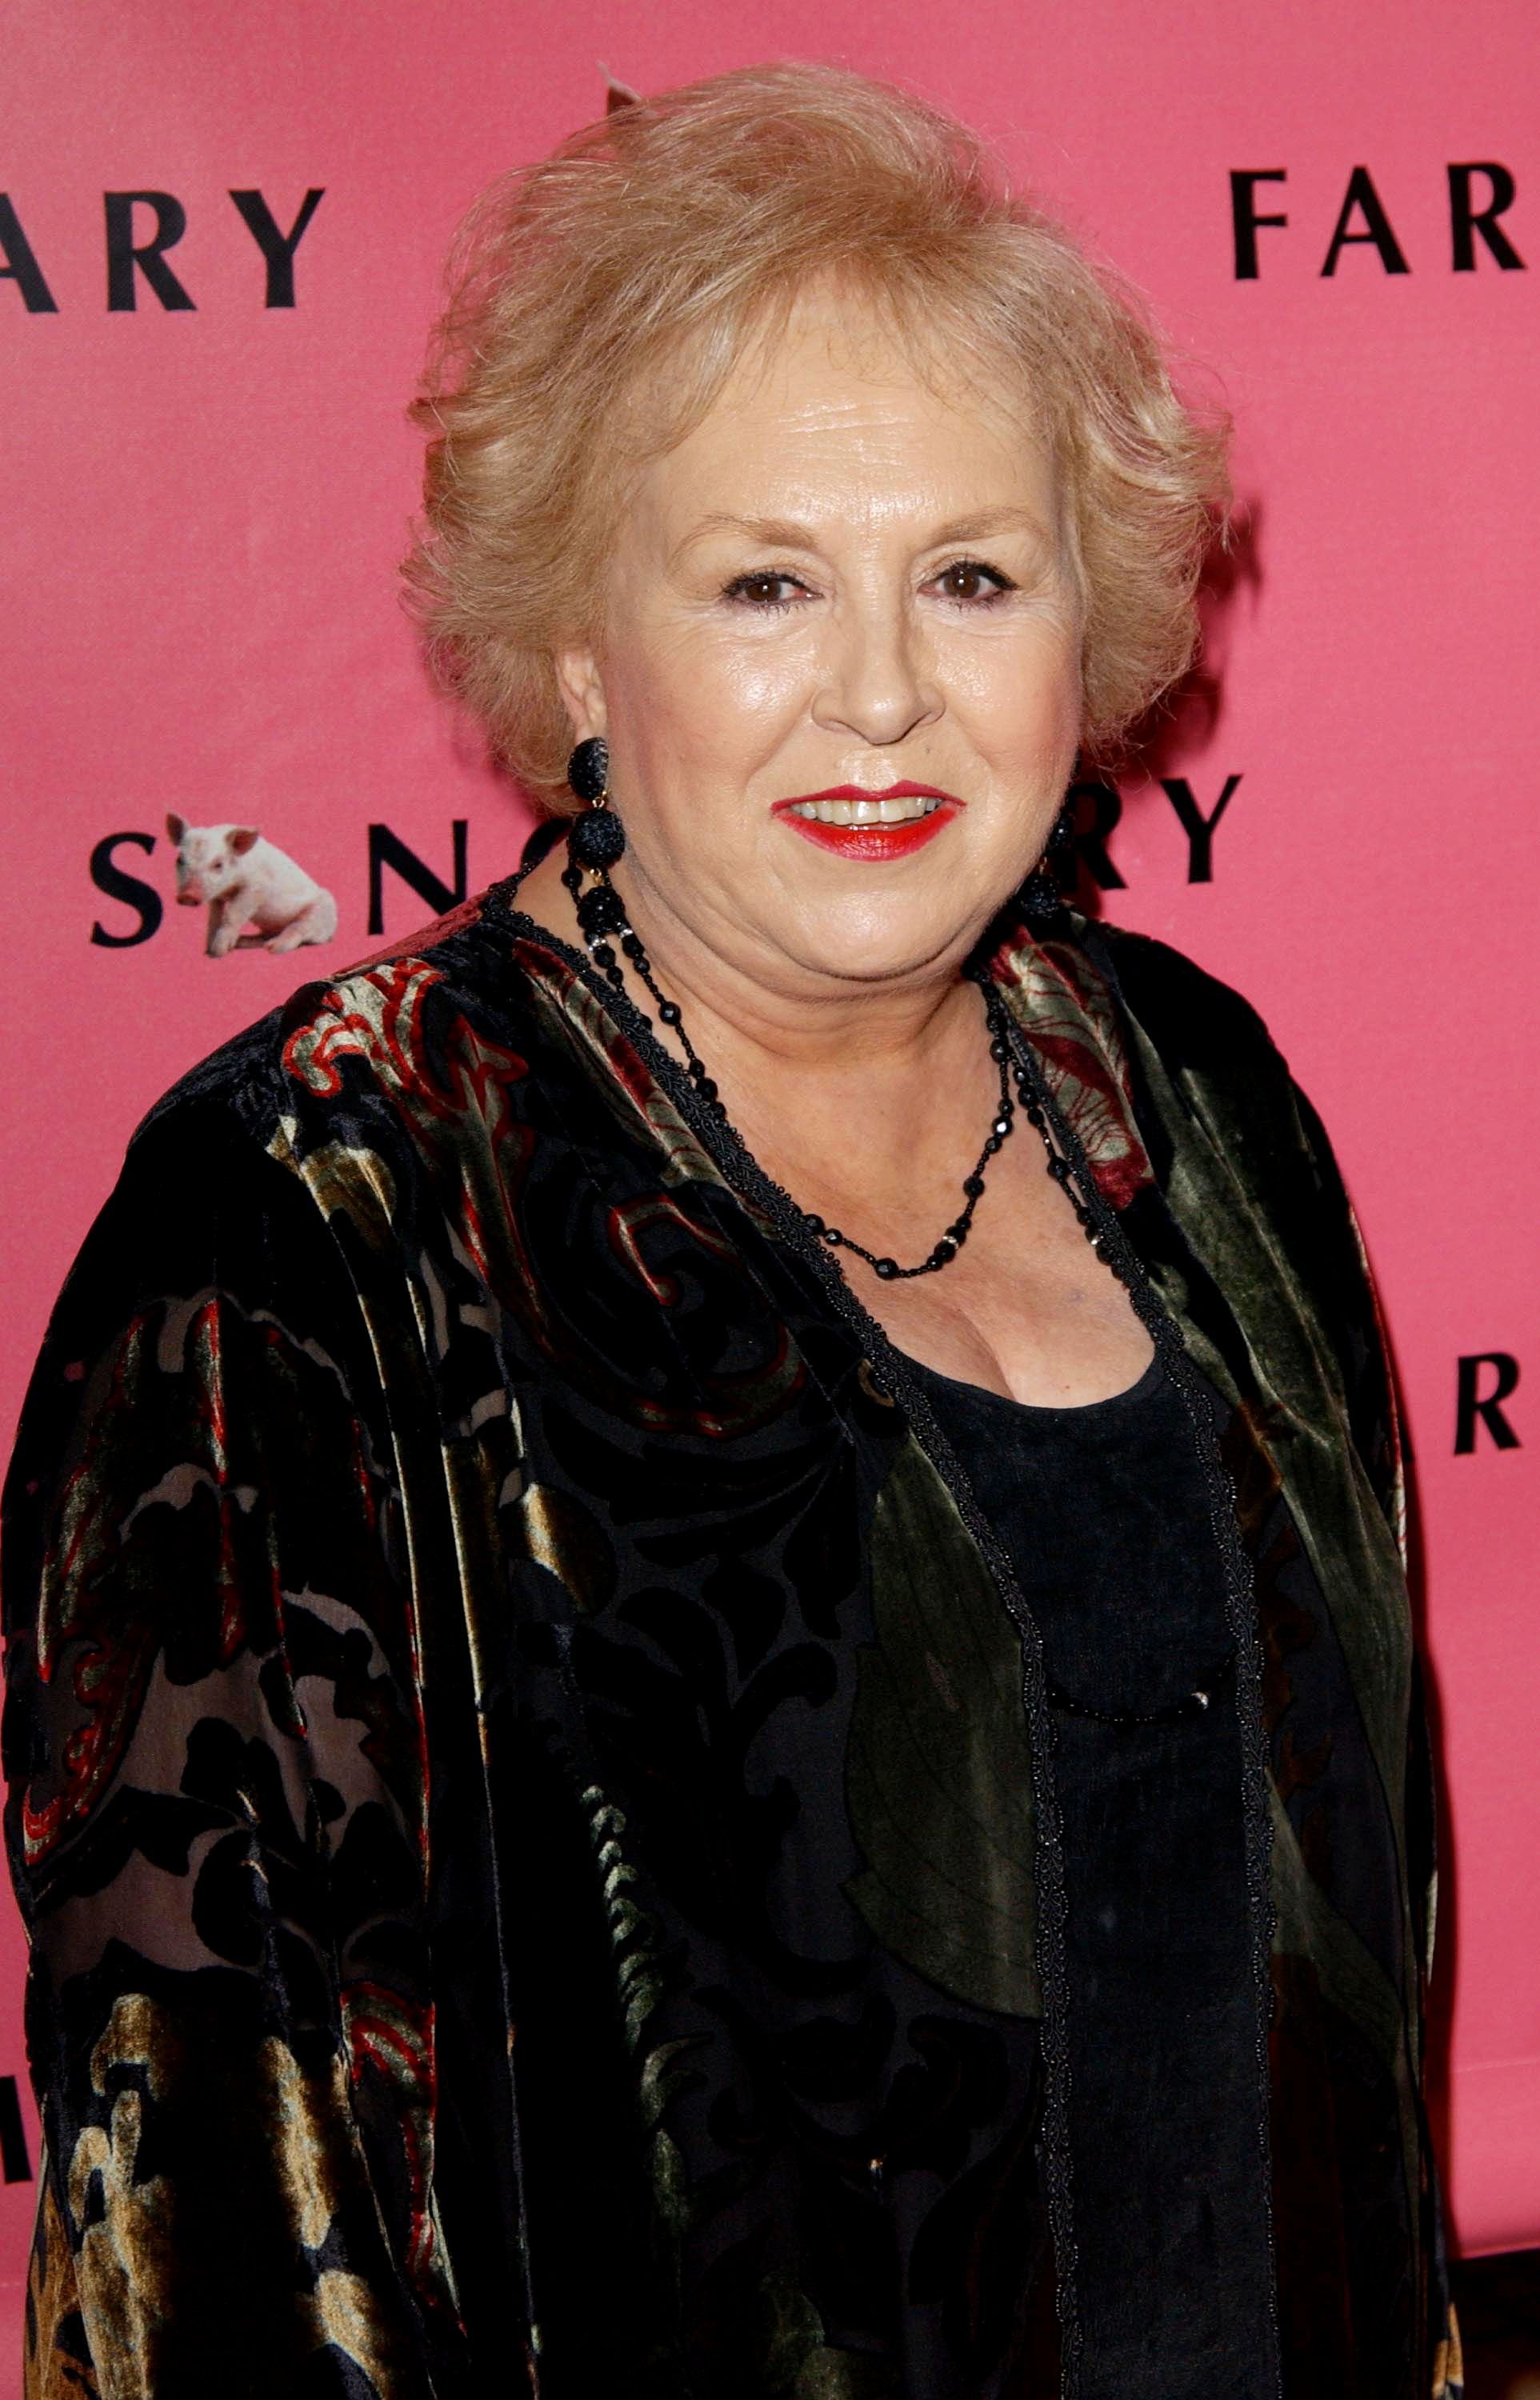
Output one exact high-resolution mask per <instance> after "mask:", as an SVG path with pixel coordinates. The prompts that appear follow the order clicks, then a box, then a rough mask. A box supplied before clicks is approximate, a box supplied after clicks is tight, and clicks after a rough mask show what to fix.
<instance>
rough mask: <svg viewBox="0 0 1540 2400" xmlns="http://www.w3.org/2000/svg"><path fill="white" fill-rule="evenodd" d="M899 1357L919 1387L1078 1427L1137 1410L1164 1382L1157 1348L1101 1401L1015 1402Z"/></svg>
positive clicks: (919, 1361)
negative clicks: (1118, 1389) (1145, 1363)
mask: <svg viewBox="0 0 1540 2400" xmlns="http://www.w3.org/2000/svg"><path fill="white" fill-rule="evenodd" d="M899 1356H900V1357H901V1358H902V1359H903V1360H904V1363H905V1365H906V1367H907V1368H908V1370H909V1372H910V1373H911V1374H912V1375H917V1376H919V1378H920V1381H921V1383H924V1384H933V1385H934V1384H939V1385H941V1386H942V1388H943V1389H944V1390H946V1391H948V1392H956V1393H959V1394H961V1396H962V1397H963V1398H967V1399H970V1400H973V1401H975V1402H978V1403H980V1404H982V1405H983V1406H984V1407H986V1408H994V1409H1004V1410H1008V1411H1010V1413H1011V1414H1012V1415H1013V1416H1024V1417H1034V1418H1038V1419H1044V1418H1048V1419H1055V1420H1057V1419H1061V1418H1073V1419H1074V1420H1075V1421H1076V1422H1077V1423H1080V1424H1083V1423H1084V1422H1085V1421H1086V1420H1087V1419H1088V1418H1101V1417H1106V1416H1110V1415H1116V1414H1117V1413H1118V1412H1119V1411H1122V1410H1124V1409H1132V1408H1137V1407H1138V1406H1139V1404H1140V1403H1141V1402H1143V1401H1145V1400H1148V1399H1151V1398H1153V1397H1154V1394H1155V1392H1156V1390H1157V1389H1158V1387H1159V1386H1160V1385H1161V1384H1164V1383H1165V1381H1166V1374H1165V1367H1164V1366H1163V1365H1162V1363H1161V1355H1160V1351H1159V1349H1158V1347H1157V1348H1156V1349H1155V1350H1154V1351H1153V1353H1152V1356H1151V1359H1150V1363H1149V1365H1148V1366H1147V1367H1146V1368H1145V1370H1144V1372H1143V1374H1142V1375H1140V1376H1139V1377H1138V1380H1137V1382H1135V1383H1132V1384H1128V1385H1126V1386H1125V1388H1124V1390H1123V1391H1121V1392H1110V1393H1109V1394H1108V1395H1107V1397H1106V1398H1105V1399H1100V1400H1081V1401H1068V1402H1064V1403H1054V1402H1043V1401H1041V1400H1018V1399H1016V1398H1015V1397H1014V1395H1013V1394H1011V1393H1010V1392H992V1391H991V1390H990V1389H989V1386H988V1384H971V1383H969V1382H967V1381H966V1379H965V1378H964V1377H962V1376H960V1375H947V1374H944V1373H943V1371H942V1370H941V1369H940V1368H939V1367H927V1366H926V1364H925V1362H924V1360H923V1359H921V1358H916V1357H912V1356H911V1355H910V1353H909V1352H908V1351H906V1350H904V1351H900V1353H899Z"/></svg>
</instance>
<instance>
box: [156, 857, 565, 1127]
mask: <svg viewBox="0 0 1540 2400" xmlns="http://www.w3.org/2000/svg"><path fill="white" fill-rule="evenodd" d="M496 894H497V887H496V886H493V887H492V888H491V890H490V891H489V892H484V893H478V894H477V895H476V896H475V897H473V898H472V899H470V900H467V901H465V902H463V903H461V905H460V906H459V907H457V908H455V909H454V910H452V911H451V912H450V913H449V914H448V915H447V916H444V917H441V918H439V919H437V920H434V921H433V922H432V923H430V924H429V925H426V926H424V927H422V928H421V929H420V930H419V931H418V932H416V934H412V935H410V936H408V937H407V938H406V939H405V940H403V941H398V942H394V943H392V944H391V945H390V946H389V947H388V948H383V949H380V950H376V951H374V952H372V953H370V955H369V956H367V957H366V958H363V959H361V960H359V961H356V962H355V963H353V964H352V965H350V966H348V967H346V968H344V969H342V970H341V972H339V973H337V974H335V975H329V976H324V977H316V978H313V979H312V980H311V981H309V982H307V983H304V984H301V985H299V986H298V987H297V988H296V989H295V990H294V991H293V992H292V993H291V994H290V995H289V997H288V999H287V1000H285V1001H283V1002H280V1003H279V1006H278V1007H276V1008H274V1009H271V1010H269V1011H268V1012H267V1014H266V1016H261V1017H258V1018H257V1019H256V1020H255V1022H254V1023H252V1024H251V1025H249V1026H247V1027H246V1028H245V1029H244V1030H242V1031H241V1032H239V1033H238V1034H236V1035H234V1036H233V1037H232V1038H231V1039H230V1040H229V1041H227V1042H225V1043H221V1044H220V1046H219V1047H218V1048H217V1049H216V1050H213V1051H211V1052H210V1053H209V1054H208V1056H207V1057H203V1058H201V1059H199V1060H198V1062H197V1064H196V1065H194V1066H192V1067H190V1068H189V1069H188V1070H187V1071H186V1072H185V1073H184V1075H182V1076H180V1077H179V1078H178V1080H177V1081H176V1082H175V1083H174V1084H172V1085H171V1086H170V1089H169V1090H168V1091H166V1092H165V1093H163V1094H162V1096H161V1097H160V1098H159V1099H157V1101H156V1102H155V1104H154V1106H153V1107H152V1108H151V1109H150V1110H149V1111H148V1112H147V1113H146V1115H145V1116H144V1117H143V1119H142V1120H141V1122H140V1124H139V1125H138V1126H137V1127H136V1129H135V1132H134V1135H133V1139H132V1145H131V1146H139V1145H143V1144H145V1143H152V1144H153V1143H156V1142H157V1141H162V1140H164V1139H167V1138H168V1137H169V1136H170V1135H172V1134H173V1133H175V1132H177V1131H180V1130H182V1129H184V1128H185V1127H186V1126H187V1125H189V1124H190V1123H192V1122H195V1121H196V1122H197V1123H198V1124H199V1125H201V1126H204V1127H208V1126H210V1125H212V1124H214V1123H220V1124H222V1125H224V1127H225V1131H226V1133H227V1135H228V1137H229V1138H230V1139H234V1140H239V1139H240V1138H241V1137H242V1136H244V1137H245V1138H246V1139H252V1140H254V1141H255V1142H256V1143H257V1144H258V1145H259V1146H260V1147H261V1148H263V1149H265V1150H266V1149H270V1148H271V1147H272V1145H273V1143H274V1141H275V1140H276V1139H279V1138H280V1137H281V1135H282V1133H283V1130H284V1128H285V1127H286V1126H288V1125H293V1123H294V1122H295V1121H300V1122H302V1123H303V1124H304V1125H307V1127H309V1128H310V1129H311V1132H312V1134H313V1135H314V1134H315V1133H318V1132H320V1129H321V1126H322V1124H323V1122H324V1120H325V1119H326V1118H327V1117H328V1116H342V1117H346V1118H348V1120H349V1122H350V1123H352V1124H354V1125H359V1124H361V1123H362V1122H366V1121H367V1119H368V1118H369V1117H370V1116H371V1115H372V1114H374V1113H375V1112H376V1111H388V1110H392V1109H396V1110H399V1109H402V1108H405V1109H406V1110H407V1111H409V1112H416V1111H429V1112H436V1113H437V1114H438V1115H439V1116H440V1117H441V1118H443V1120H444V1122H446V1123H447V1122H449V1120H450V1118H451V1117H452V1115H453V1114H454V1109H453V1107H452V1105H451V1104H452V1103H453V1102H454V1101H455V1099H456V1098H461V1099H464V1098H467V1097H468V1096H469V1093H470V1088H471V1084H475V1083H478V1082H479V1083H482V1084H484V1082H485V1080H486V1077H487V1074H488V1072H489V1071H490V1072H491V1073H492V1074H494V1075H496V1074H497V1070H498V1069H499V1068H500V1069H501V1074H500V1076H499V1077H498V1080H499V1081H500V1082H501V1084H503V1086H504V1087H505V1088H508V1087H511V1086H512V1085H513V1084H517V1083H519V1082H521V1081H523V1080H525V1078H526V1077H527V1075H528V1073H529V1071H530V1066H531V1061H532V1059H533V1057H534V1055H535V1053H536V1052H537V1050H538V1048H540V1046H541V1045H542V1044H543V1043H548V1042H549V1025H548V1019H549V1011H544V1012H542V1009H541V1007H540V1004H539V999H538V994H537V991H536V989H535V986H536V983H537V982H538V979H539V976H538V964H539V962H538V960H535V959H533V958H532V957H531V956H530V953H529V945H528V944H526V943H520V942H518V941H517V940H516V939H515V938H514V936H513V934H512V932H511V928H510V926H509V924H508V921H507V919H506V917H505V915H504V914H503V913H502V911H501V910H500V908H499V907H497V899H496ZM553 963H556V964H557V965H558V966H559V962H553ZM556 979H557V980H559V979H560V978H559V975H558V977H557V978H556ZM468 1073H469V1075H470V1079H471V1084H468V1083H467V1081H466V1076H467V1074H468Z"/></svg>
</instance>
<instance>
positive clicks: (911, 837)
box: [772, 784, 962, 865]
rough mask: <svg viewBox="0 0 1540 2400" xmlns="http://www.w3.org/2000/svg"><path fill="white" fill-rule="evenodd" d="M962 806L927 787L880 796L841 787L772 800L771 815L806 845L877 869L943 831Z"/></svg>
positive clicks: (895, 787) (893, 787)
mask: <svg viewBox="0 0 1540 2400" xmlns="http://www.w3.org/2000/svg"><path fill="white" fill-rule="evenodd" d="M961 808H962V802H961V800H958V799H954V798H953V797H952V795H951V794H950V793H949V792H938V791H937V790H935V788H934V785H931V784H890V785H889V786H888V789H887V790H886V791H885V792H863V791H861V790H859V789H858V788H857V787H856V785H854V784H840V785H838V786H837V787H836V788H835V789H833V790H831V791H826V792H808V793H805V794H803V795H802V797H801V798H798V799H795V800H777V802H776V804H775V807H774V810H773V811H772V813H773V814H774V815H775V816H777V817H779V818H780V820H781V822H782V824H783V825H789V826H790V827H791V829H792V831H793V832H794V833H799V834H801V835H802V837H803V839H805V840H807V841H814V842H816V843H817V844H818V846H819V848H820V849H821V850H832V851H834V852H836V854H837V855H838V857H840V858H849V859H857V860H861V861H864V862H865V863H866V864H869V865H870V864H877V863H879V862H880V861H881V860H883V859H890V858H906V857H907V856H908V855H909V853H910V852H912V851H916V850H920V849H922V848H923V846H924V844H925V843H926V842H928V841H933V840H934V839H935V836H936V835H937V834H938V833H943V832H945V830H946V828H947V825H950V823H951V821H952V819H953V818H954V817H955V816H957V815H959V814H960V813H961Z"/></svg>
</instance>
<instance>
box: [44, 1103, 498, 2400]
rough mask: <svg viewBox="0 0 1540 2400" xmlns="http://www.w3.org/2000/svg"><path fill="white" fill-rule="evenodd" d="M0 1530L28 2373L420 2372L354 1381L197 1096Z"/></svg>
mask: <svg viewBox="0 0 1540 2400" xmlns="http://www.w3.org/2000/svg"><path fill="white" fill-rule="evenodd" d="M5 1541H6V1547H5V1606H6V1632H7V1650H6V1675H7V1700H6V1713H5V1756H6V1768H7V1780H8V1787H9V1793H8V1801H7V1842H8V1848H9V1855H10V1862H11V1870H12V1875H13V1877H14V1880H15V1884H16V1889H17V1893H18V1897H19V1900H20V1906H21V1910H22V1914H23V1916H24V1918H25V1922H26V1927H27V1932H28V1936H29V1941H30V1969H29V1976H28V1988H27V2040H28V2053H29V2060H30V2064H31V2068H32V2073H33V2079H34V2086H35V2089H36V2093H37V2098H38V2104H39V2107H40V2110H41V2114H42V2120H43V2129H44V2150H45V2156H44V2161H43V2167H42V2176H41V2188H40V2194H39V2207H38V2219H37V2230H36V2234H35V2237H34V2255H33V2261H32V2292H31V2305H30V2308H29V2312H28V2317H29V2332H28V2352H29V2354H28V2360H27V2371H26V2384H25V2389H26V2393H27V2394H28V2400H62V2395H63V2394H65V2393H70V2394H73V2395H77V2394H79V2393H91V2392H100V2393H102V2394H103V2395H106V2394H111V2395H112V2400H148V2395H151V2394H153V2395H155V2400H181V2395H182V2394H184V2393H185V2394H189V2395H190V2394H193V2393H198V2394H199V2395H201V2394H204V2393H207V2392H208V2391H209V2390H211V2389H218V2390H221V2391H223V2392H226V2393H241V2394H245V2393H251V2394H256V2393H262V2394H265V2395H272V2394H275V2393H294V2394H300V2395H305V2396H306V2400H322V2395H326V2394H333V2393H334V2394H337V2395H342V2394H347V2395H348V2400H366V2395H376V2400H418V2395H423V2394H427V2393H434V2392H440V2391H442V2390H443V2389H445V2388H447V2387H446V2385H445V2384H444V2383H443V2380H441V2379H440V2378H439V2377H438V2376H437V2375H436V2374H435V2370H434V2367H433V2365H432V2361H433V2358H434V2356H435V2354H444V2345H445V2344H447V2345H448V2349H449V2350H450V2351H452V2350H453V2344H454V2324H453V2318H454V2311H453V2307H452V2304H451V2302H450V2300H449V2298H448V2296H447V2292H448V2287H447V2282H446V2273H445V2269H444V2262H443V2259H442V2257H441V2255H440V2250H439V2245H438V2244H437V2243H436V2239H435V2227H434V2223H433V2216H432V2208H431V2202H430V2197H429V2195H430V2191H431V2110H430V2098H431V2090H432V2057H431V2012H430V2008H429V1991H428V1977H427V1967H426V1961H425V1957H424V1934H423V1904H422V1897H423V1896H422V1887H423V1874H422V1864H421V1859H422V1838H421V1828H422V1819H423V1807H424V1794H423V1790H422V1783H423V1775H422V1768H421V1764H420V1762H421V1758H422V1743H421V1733H420V1723H419V1716H420V1707H419V1702H420V1694H419V1693H418V1691H417V1688H416V1677H415V1673H414V1668H413V1653H412V1644H411V1642H410V1639H409V1632H408V1628H407V1620H406V1613H405V1607H404V1603H403V1601H402V1597H401V1593H402V1577H401V1575H400V1574H399V1572H398V1568H397V1561H396V1551H397V1548H398V1539H397V1534H396V1502H395V1498H394V1496H393V1491H392V1480H391V1473H390V1465H389V1455H388V1426H387V1419H386V1415H385V1411H384V1408H383V1405H382V1397H381V1395H380V1393H379V1390H378V1386H377V1381H376V1380H375V1377H374V1370H373V1362H372V1358H371V1355H370V1351H369V1347H368V1343H367V1342H366V1340H365V1339H364V1338H363V1329H362V1326H361V1317H360V1312H359V1309H358V1304H357V1302H356V1299H355V1297H354V1294H353V1290H352V1287H351V1285H350V1282H349V1279H348V1274H347V1270H346V1265H345V1262H344V1260H343V1258H342V1255H341V1253H340V1251H339V1250H338V1249H337V1248H336V1247H335V1246H334V1243H333V1240H332V1237H331V1235H330V1233H329V1231H328V1227H327V1222H326V1220H325V1218H324V1217H323V1215H322V1214H321V1212H320V1209H319V1208H318V1207H316V1205H315V1203H314V1202H313V1200H312V1199H311V1197H310V1195H309V1193H307V1190H306V1189H305V1187H304V1186H303V1185H302V1184H301V1183H300V1182H299V1181H298V1180H297V1179H296V1178H295V1177H294V1176H293V1174H292V1173H291V1171H290V1170H289V1169H288V1167H286V1166H283V1165H282V1164H280V1163H279V1160H278V1159H277V1158H275V1157H272V1156H269V1155H268V1153H267V1152H266V1151H264V1150H263V1149H262V1148H261V1147H260V1146H259V1145H258V1143H257V1142H256V1141H255V1140H254V1139H252V1138H251V1137H250V1136H248V1135H247V1134H246V1133H245V1132H244V1131H242V1130H241V1129H240V1128H239V1126H238V1125H237V1123H236V1120H235V1118H234V1117H233V1115H232V1113H231V1111H229V1110H228V1108H226V1107H225V1106H223V1105H215V1104H211V1103H210V1102H207V1101H194V1102H189V1103H187V1104H185V1105H181V1106H172V1107H171V1108H170V1110H169V1111H165V1112H163V1113H162V1114H161V1116H160V1117H159V1118H158V1119H157V1120H156V1121H154V1122H153V1124H152V1125H151V1127H150V1129H148V1130H147V1131H145V1132H144V1133H142V1135H141V1136H140V1138H139V1139H138V1140H137V1141H136V1142H135V1144H134V1146H133V1148H132V1149H131V1150H130V1152H129V1160H128V1163H127V1166H126V1167H125V1170H124V1173H123V1177H122V1179H121V1180H120V1182H119V1184H118V1186H117V1188H116V1192H115V1193H114V1194H113V1196H112V1198H111V1200H110V1201H109V1203H108V1205H107V1207H106V1208H105V1209H104V1211H103V1213H102V1216H101V1218H100V1219H99V1220H98V1222H97V1224H96V1226H95V1228H94V1229H93V1231H92V1233H91V1234H90V1236H89V1240H88V1242H87V1244H86V1247H85V1248H84V1250H83V1251H82V1253H81V1256H80V1259H79V1260H78V1261H77V1263H76V1266H75V1271H74V1273H73V1275H72V1276H71V1278H70V1281H69V1283H68V1284H67V1286H66V1287H65V1290H64V1293H63V1295H62V1297H61V1301H60V1303H59V1306H58V1308H57V1310H56V1312H55V1316H54V1318H53V1322H52V1324H51V1326H50V1329H49V1332H48V1340H47V1343H46V1344H45V1347H44V1351H43V1354H42V1357H41V1358H40V1360H39V1363H38V1367H37V1370H36V1372H35V1375H34V1382H33V1385H32V1388H31V1392H30V1395H29V1398H28V1402H27V1406H26V1410H25V1411H24V1415H23V1420H22V1428H21V1434H20V1441H19V1444H18V1449H17V1453H16V1458H15V1462H14V1465H13V1468H12V1472H11V1476H10V1479H9V1482H8V1487H7V1503H6V1536H5Z"/></svg>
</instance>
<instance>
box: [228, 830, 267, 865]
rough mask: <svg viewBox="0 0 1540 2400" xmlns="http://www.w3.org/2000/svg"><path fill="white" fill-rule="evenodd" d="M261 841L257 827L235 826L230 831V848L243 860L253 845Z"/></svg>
mask: <svg viewBox="0 0 1540 2400" xmlns="http://www.w3.org/2000/svg"><path fill="white" fill-rule="evenodd" d="M261 839H262V837H261V835H260V833H259V832H258V830H257V828H256V826H255V825H234V826H232V827H231V831H230V848H231V849H232V850H233V851H234V852H235V854H236V856H237V857H238V858H243V857H244V856H245V854H246V852H247V851H249V850H250V849H251V847H252V843H253V842H254V841H260V840H261Z"/></svg>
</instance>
